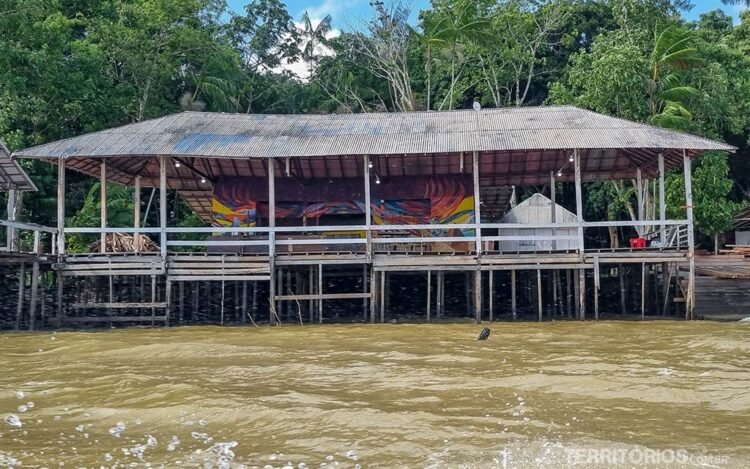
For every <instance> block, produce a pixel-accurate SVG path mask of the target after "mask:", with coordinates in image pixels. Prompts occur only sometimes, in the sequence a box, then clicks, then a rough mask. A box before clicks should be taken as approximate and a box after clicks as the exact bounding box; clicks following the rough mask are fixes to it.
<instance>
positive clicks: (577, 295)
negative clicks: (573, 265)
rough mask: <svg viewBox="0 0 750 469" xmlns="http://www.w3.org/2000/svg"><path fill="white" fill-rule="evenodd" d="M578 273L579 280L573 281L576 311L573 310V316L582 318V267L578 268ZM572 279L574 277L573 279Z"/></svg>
mask: <svg viewBox="0 0 750 469" xmlns="http://www.w3.org/2000/svg"><path fill="white" fill-rule="evenodd" d="M575 273H576V275H578V281H573V282H572V284H573V300H574V301H573V304H574V308H575V311H574V312H573V315H572V316H573V317H574V318H576V319H579V318H580V312H581V296H582V295H581V282H580V269H576V271H575ZM571 280H572V279H571Z"/></svg>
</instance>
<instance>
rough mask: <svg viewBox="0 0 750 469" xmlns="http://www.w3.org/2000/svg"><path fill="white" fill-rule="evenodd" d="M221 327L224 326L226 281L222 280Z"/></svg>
mask: <svg viewBox="0 0 750 469" xmlns="http://www.w3.org/2000/svg"><path fill="white" fill-rule="evenodd" d="M219 325H220V326H223V325H224V279H223V278H222V279H221V305H220V306H219Z"/></svg>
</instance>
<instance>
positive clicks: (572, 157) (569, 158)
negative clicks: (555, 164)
mask: <svg viewBox="0 0 750 469" xmlns="http://www.w3.org/2000/svg"><path fill="white" fill-rule="evenodd" d="M568 161H570V162H571V163H572V162H573V161H575V157H574V156H573V153H571V154H570V156H569V157H568Z"/></svg>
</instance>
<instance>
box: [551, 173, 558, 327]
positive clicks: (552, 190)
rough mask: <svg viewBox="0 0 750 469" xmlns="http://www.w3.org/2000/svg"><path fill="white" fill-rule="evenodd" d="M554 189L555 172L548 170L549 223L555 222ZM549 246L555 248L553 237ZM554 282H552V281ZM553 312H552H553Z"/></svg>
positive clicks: (553, 230)
mask: <svg viewBox="0 0 750 469" xmlns="http://www.w3.org/2000/svg"><path fill="white" fill-rule="evenodd" d="M556 192H557V191H556V190H555V172H554V171H550V172H549V195H550V197H549V199H550V222H551V223H557V202H556V201H555V199H556V195H557V194H556ZM556 235H557V230H556V229H555V228H552V236H553V237H555V236H556ZM550 244H551V246H550V247H551V248H552V250H553V251H554V250H556V249H557V240H556V239H553V240H552V241H551V243H550ZM553 284H554V282H553ZM553 314H554V313H553Z"/></svg>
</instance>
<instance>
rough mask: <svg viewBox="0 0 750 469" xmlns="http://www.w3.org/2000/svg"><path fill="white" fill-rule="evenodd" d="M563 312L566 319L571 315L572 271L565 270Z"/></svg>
mask: <svg viewBox="0 0 750 469" xmlns="http://www.w3.org/2000/svg"><path fill="white" fill-rule="evenodd" d="M565 312H566V315H567V316H568V319H571V318H572V317H573V271H572V270H571V269H566V270H565Z"/></svg>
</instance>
